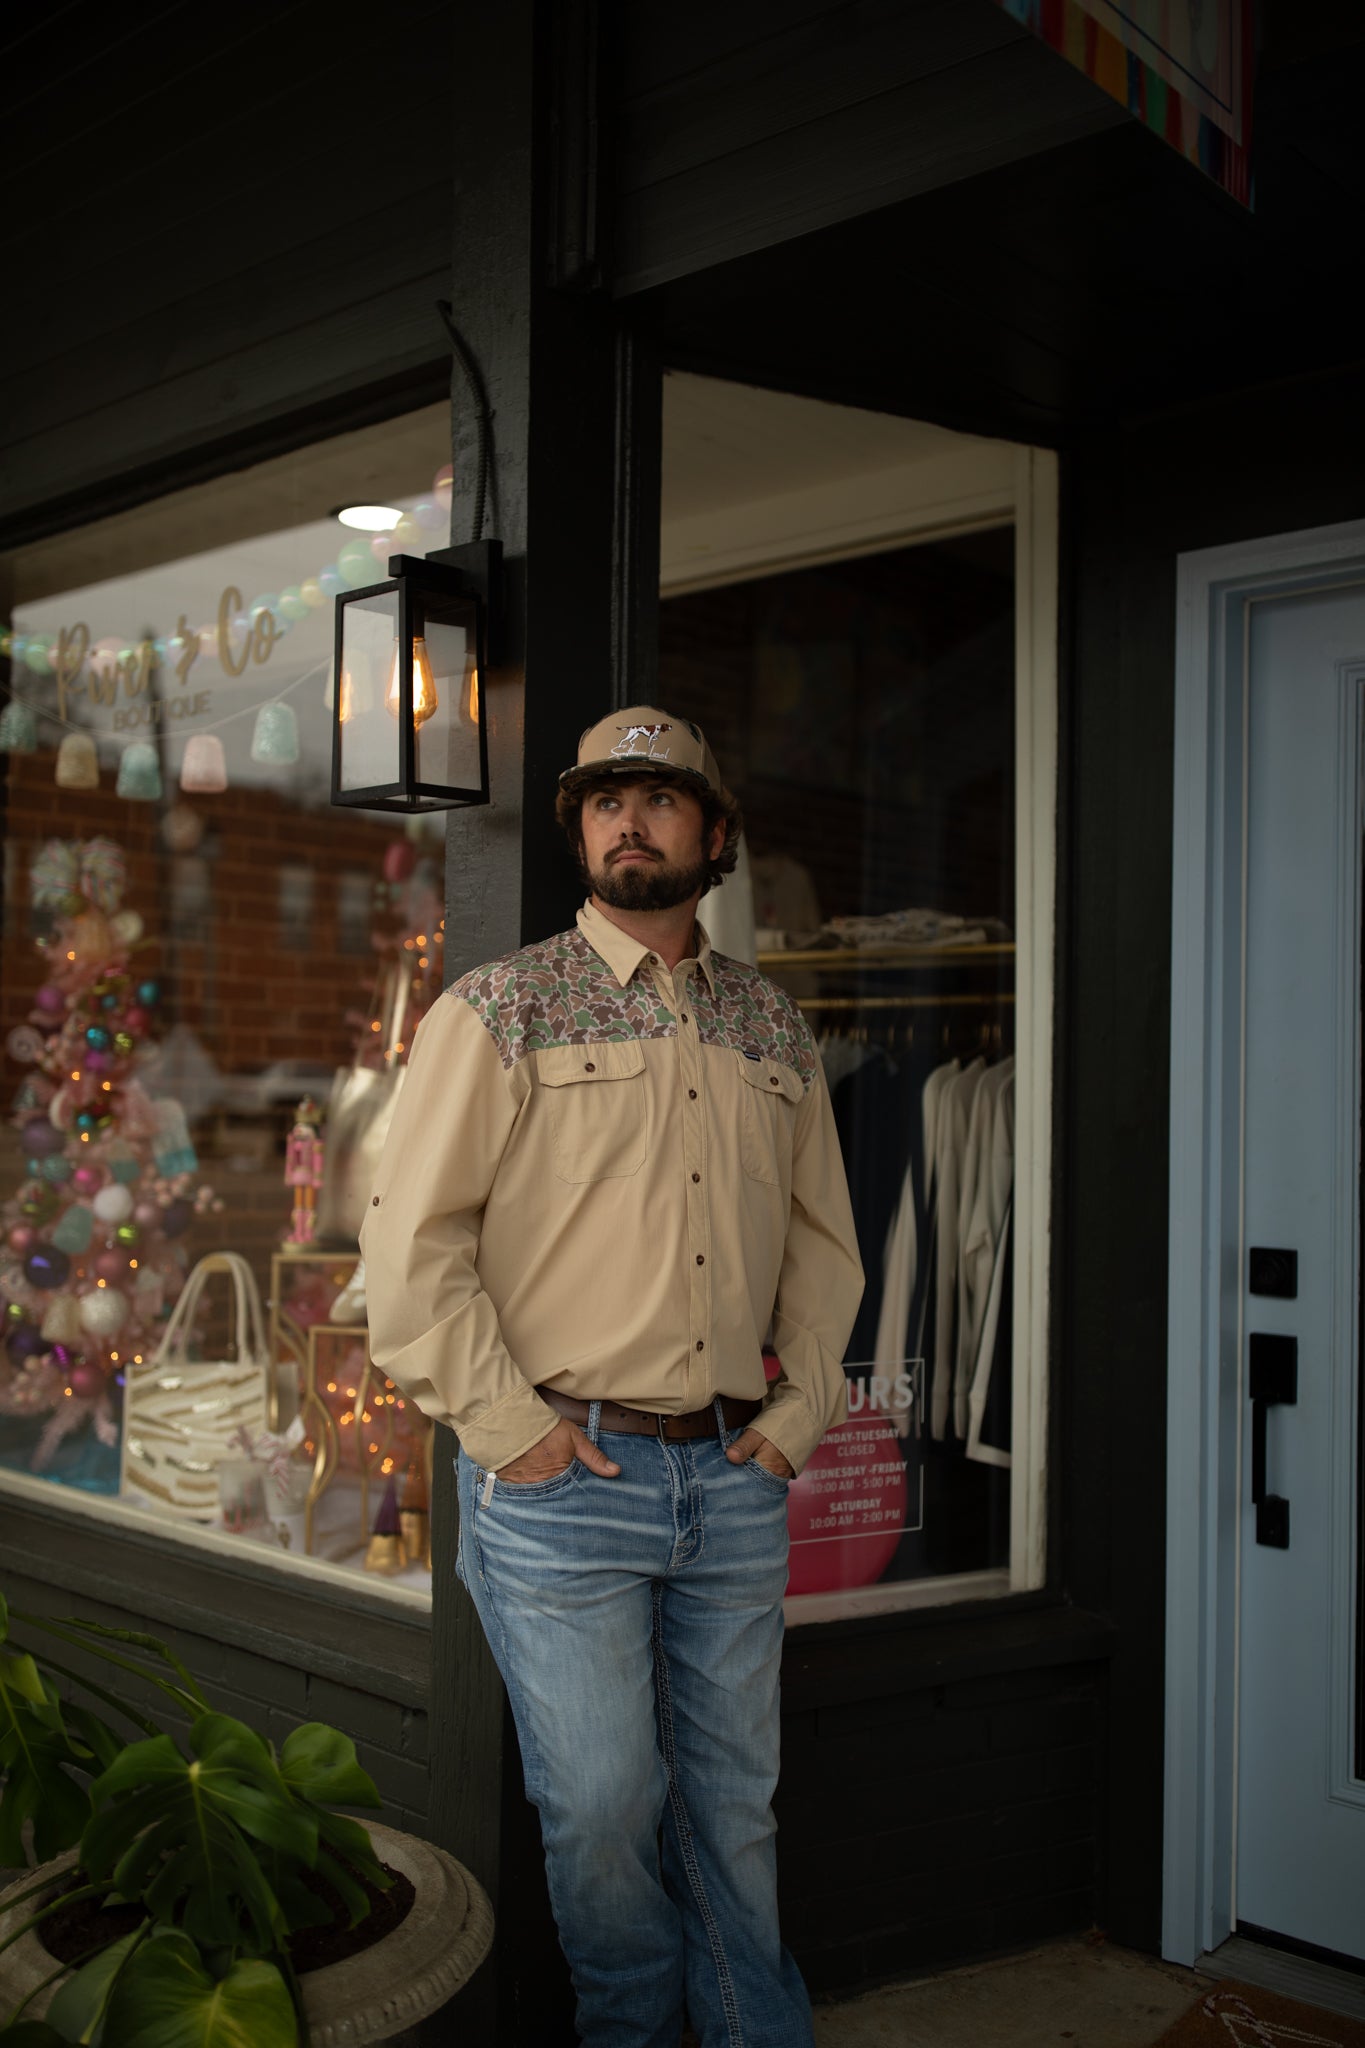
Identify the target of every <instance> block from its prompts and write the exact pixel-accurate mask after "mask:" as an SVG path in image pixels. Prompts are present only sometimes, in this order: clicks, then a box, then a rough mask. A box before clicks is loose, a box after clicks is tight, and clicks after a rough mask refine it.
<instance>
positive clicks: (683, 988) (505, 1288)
mask: <svg viewBox="0 0 1365 2048" xmlns="http://www.w3.org/2000/svg"><path fill="white" fill-rule="evenodd" d="M697 929H698V936H699V957H698V958H697V959H695V960H682V961H680V962H679V963H678V966H677V967H676V968H675V969H674V971H673V972H672V973H670V972H669V970H668V968H667V967H666V966H665V965H664V964H663V962H662V959H661V958H660V957H659V956H658V955H656V954H654V953H651V951H650V950H649V947H648V946H646V945H643V944H641V942H640V941H639V940H638V939H632V938H631V937H630V936H629V935H628V934H627V933H626V932H623V931H622V930H621V929H620V928H619V926H617V925H614V924H612V923H611V922H610V921H609V920H608V919H607V918H605V917H603V916H602V914H601V913H600V911H598V910H597V909H596V908H595V907H594V906H593V905H592V904H591V903H589V904H587V905H585V907H584V908H583V909H582V910H581V911H580V912H579V913H578V926H577V929H576V930H574V931H570V932H563V933H560V934H559V935H558V936H557V937H555V938H553V939H548V940H546V941H545V942H544V943H543V944H541V945H536V946H528V947H526V948H525V949H524V951H522V952H520V953H514V954H512V955H510V956H509V957H508V958H507V959H505V960H499V961H496V962H494V964H493V965H492V966H490V967H484V968H479V969H477V970H476V971H475V972H474V973H472V974H467V975H466V976H465V977H464V978H463V980H461V981H458V982H456V983H455V984H454V986H453V987H452V988H450V989H448V990H447V991H446V993H445V995H444V996H442V998H441V999H440V1001H439V1002H438V1003H437V1004H436V1005H435V1006H434V1008H433V1009H432V1010H431V1011H430V1012H429V1014H428V1015H427V1016H426V1018H425V1019H424V1020H423V1022H422V1025H421V1028H420V1030H419V1031H418V1033H417V1038H416V1041H415V1043H414V1046H413V1050H412V1056H411V1061H410V1064H409V1068H408V1075H407V1080H406V1082H405V1083H404V1086H403V1089H402V1092H401V1094H400V1095H399V1098H398V1104H397V1108H396V1110H395V1114H394V1119H393V1123H392V1125H391V1127H390V1132H389V1137H388V1141H387V1143H386V1145H385V1148H384V1154H383V1157H382V1159H381V1162H380V1167H379V1177H378V1181H377V1184H376V1188H375V1191H374V1197H373V1201H372V1204H371V1207H370V1208H369V1210H368V1212H367V1215H366V1222H365V1227H364V1229H363V1231H362V1233H361V1245H362V1248H363V1250H364V1253H365V1262H366V1280H367V1290H368V1299H369V1307H370V1329H371V1341H372V1346H373V1352H374V1357H375V1360H376V1362H377V1363H378V1364H379V1365H380V1366H382V1368H383V1370H384V1371H385V1372H387V1373H388V1374H389V1375H390V1377H391V1378H392V1379H394V1380H395V1381H396V1382H397V1383H398V1385H399V1386H400V1387H402V1388H403V1389H404V1390H405V1392H407V1393H408V1394H409V1395H410V1396H411V1397H412V1399H413V1400H415V1401H416V1402H417V1404H418V1406H419V1407H420V1408H422V1409H423V1410H424V1411H425V1412H426V1413H427V1414H428V1415H432V1416H435V1417H436V1418H437V1419H438V1420H439V1421H442V1422H449V1423H451V1424H452V1425H453V1426H454V1428H455V1429H456V1430H457V1431H458V1433H459V1436H460V1440H461V1442H462V1444H463V1445H464V1447H465V1450H466V1451H467V1452H468V1454H469V1456H470V1457H471V1458H473V1459H474V1461H475V1462H476V1463H477V1464H479V1465H482V1466H485V1467H487V1468H489V1469H494V1470H496V1469H497V1468H498V1467H500V1466H503V1465H506V1464H509V1463H510V1462H511V1460H512V1459H514V1458H517V1457H519V1456H520V1455H521V1453H522V1452H523V1451H526V1450H529V1449H530V1447H531V1446H532V1444H535V1443H538V1442H539V1441H540V1439H541V1438H542V1437H543V1436H545V1435H547V1434H548V1432H549V1431H550V1430H551V1429H552V1428H553V1427H554V1426H555V1423H556V1422H557V1420H558V1417H557V1416H556V1415H555V1413H554V1412H553V1411H552V1410H551V1409H550V1408H549V1407H548V1406H547V1405H546V1403H545V1402H544V1401H542V1400H541V1399H540V1398H539V1396H538V1395H537V1393H536V1391H535V1390H536V1388H537V1387H538V1386H541V1385H544V1386H550V1387H554V1388H556V1389H558V1390H559V1391H560V1392H561V1393H565V1394H572V1395H575V1396H577V1397H578V1398H579V1399H580V1400H584V1401H592V1400H603V1399H609V1400H613V1401H622V1402H625V1403H627V1404H628V1405H629V1406H631V1407H635V1408H646V1409H649V1410H651V1411H654V1412H657V1413H661V1414H679V1413H682V1412H684V1411H686V1410H688V1409H693V1408H701V1407H704V1406H706V1404H707V1403H708V1402H710V1401H711V1400H712V1399H713V1398H714V1397H715V1396H716V1395H717V1394H731V1395H734V1396H736V1397H738V1398H741V1399H760V1398H762V1397H763V1396H764V1394H765V1392H766V1391H767V1390H766V1386H765V1381H764V1374H763V1362H762V1356H761V1352H762V1346H763V1340H764V1337H765V1335H766V1333H767V1331H768V1328H769V1324H770V1321H771V1325H772V1332H773V1341H774V1344H775V1347H776V1350H777V1352H778V1354H779V1356H780V1358H781V1361H782V1376H781V1378H780V1379H779V1380H778V1381H777V1382H776V1383H775V1385H774V1387H773V1389H772V1392H771V1394H769V1395H768V1399H767V1406H766V1408H765V1410H764V1413H763V1416H762V1418H761V1421H760V1427H761V1428H762V1431H763V1434H764V1435H765V1436H766V1437H768V1438H769V1439H770V1441H771V1442H772V1443H774V1444H776V1446H777V1448H778V1449H779V1450H780V1451H781V1452H782V1453H783V1455H784V1456H785V1457H786V1458H788V1459H789V1460H790V1462H791V1463H792V1465H793V1466H794V1467H795V1468H796V1469H797V1470H798V1471H799V1470H800V1468H801V1466H802V1465H803V1464H804V1462H805V1460H806V1459H807V1458H808V1457H809V1456H810V1454H811V1452H812V1451H813V1450H814V1448H815V1446H816V1444H817V1443H818V1442H819V1440H820V1437H821V1436H822V1435H823V1433H824V1431H825V1430H826V1429H828V1428H829V1427H830V1425H831V1424H832V1423H835V1422H838V1421H840V1420H841V1419H842V1418H843V1415H844V1375H843V1367H842V1360H843V1355H844V1346H845V1345H846V1343H847V1342H848V1335H849V1332H850V1330H851V1329H852V1327H853V1319H854V1316H855V1314H856V1313H857V1308H858V1302H859V1299H860V1297H861V1294H862V1287H863V1275H862V1267H861V1265H860V1264H859V1260H858V1250H857V1240H856V1237H855V1235H854V1228H853V1216H852V1211H851V1209H850V1205H849V1198H848V1187H847V1184H846V1181H845V1178H844V1167H843V1159H842V1156H841V1153H840V1149H839V1140H838V1135H837V1133H836V1131H835V1128H834V1119H833V1116H832V1114H831V1111H830V1103H829V1093H828V1090H827V1088H826V1086H825V1079H824V1074H823V1071H822V1069H821V1065H820V1060H819V1056H818V1054H817V1052H816V1048H815V1044H814V1041H813V1039H812V1037H811V1034H810V1029H809V1027H808V1025H807V1024H806V1022H805V1019H804V1018H803V1016H802V1015H801V1012H800V1009H799V1008H798V1006H797V1005H796V1004H795V1003H794V1002H793V1001H792V999H791V998H790V996H788V995H787V994H786V993H785V992H784V991H783V990H781V989H779V988H778V987H777V986H776V985H775V984H774V983H773V982H771V981H769V980H768V979H767V977H766V976H765V975H762V974H760V973H759V972H758V970H757V969H756V968H753V967H748V966H746V965H744V964H743V963H742V962H741V961H737V960H731V959H729V958H727V957H726V956H725V955H723V954H713V953H712V951H711V946H710V941H709V940H708V939H707V937H706V935H705V932H704V931H703V930H702V928H701V926H700V925H699V926H698V928H697Z"/></svg>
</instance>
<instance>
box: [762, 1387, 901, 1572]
mask: <svg viewBox="0 0 1365 2048" xmlns="http://www.w3.org/2000/svg"><path fill="white" fill-rule="evenodd" d="M844 1370H845V1373H846V1375H847V1378H848V1420H847V1421H846V1422H842V1423H840V1424H839V1426H838V1427H837V1428H836V1429H831V1430H830V1431H828V1433H827V1434H826V1435H825V1437H824V1439H823V1440H822V1442H821V1443H820V1445H819V1447H818V1449H817V1450H816V1452H815V1454H814V1456H813V1457H812V1458H811V1460H810V1462H809V1464H808V1465H807V1466H806V1468H805V1470H804V1471H803V1472H802V1473H801V1476H800V1477H799V1478H798V1479H795V1480H793V1482H792V1485H791V1488H790V1490H789V1492H788V1495H787V1526H788V1530H789V1532H790V1536H791V1564H790V1571H789V1577H788V1581H787V1591H788V1593H789V1594H795V1593H835V1592H848V1591H851V1590H852V1589H854V1588H855V1587H859V1586H871V1585H875V1584H876V1582H877V1580H878V1579H880V1578H881V1577H882V1575H883V1573H884V1572H885V1571H886V1570H887V1568H888V1567H889V1565H890V1564H891V1561H892V1559H893V1558H894V1557H895V1555H896V1552H897V1550H898V1549H899V1547H900V1543H901V1538H902V1537H903V1536H905V1535H907V1534H910V1533H912V1532H914V1531H916V1530H919V1529H922V1528H923V1526H924V1435H923V1402H922V1395H923V1387H924V1362H923V1360H922V1359H918V1358H916V1359H903V1360H901V1361H900V1362H899V1363H897V1364H893V1365H882V1364H877V1365H850V1366H846V1367H845V1368H844Z"/></svg>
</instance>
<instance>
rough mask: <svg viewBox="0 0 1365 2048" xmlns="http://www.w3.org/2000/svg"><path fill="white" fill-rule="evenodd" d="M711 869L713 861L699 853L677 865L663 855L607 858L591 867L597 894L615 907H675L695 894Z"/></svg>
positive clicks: (631, 908)
mask: <svg viewBox="0 0 1365 2048" xmlns="http://www.w3.org/2000/svg"><path fill="white" fill-rule="evenodd" d="M710 872H711V863H710V861H709V860H707V859H706V857H705V855H704V854H702V853H700V852H699V853H698V855H697V858H696V859H695V860H694V861H690V862H688V863H687V864H686V865H685V866H681V867H675V866H673V865H672V864H671V863H670V862H668V861H666V860H665V859H664V858H663V856H662V855H660V854H655V855H653V856H652V857H651V858H650V859H647V860H643V861H627V862H626V864H625V866H624V867H623V866H622V865H621V864H620V863H619V862H618V861H614V860H612V861H605V862H604V863H603V865H602V866H601V867H600V868H589V869H588V880H589V881H590V882H591V883H592V886H593V893H594V894H595V895H597V896H600V897H601V899H602V901H603V902H604V903H606V904H609V905H610V906H611V908H612V909H613V910H675V909H676V908H677V906H678V905H679V904H680V903H686V901H687V899H688V898H689V896H695V895H696V894H697V892H698V890H699V889H701V888H702V886H703V885H704V883H705V882H706V880H707V878H708V876H709V875H710Z"/></svg>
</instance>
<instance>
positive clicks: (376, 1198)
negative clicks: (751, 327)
mask: <svg viewBox="0 0 1365 2048" xmlns="http://www.w3.org/2000/svg"><path fill="white" fill-rule="evenodd" d="M692 1178H693V1180H700V1179H701V1175H700V1174H699V1173H694V1174H693V1176H692ZM375 1200H376V1202H377V1201H378V1200H379V1197H378V1195H376V1196H375Z"/></svg>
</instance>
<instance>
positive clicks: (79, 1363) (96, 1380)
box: [67, 1358, 105, 1401]
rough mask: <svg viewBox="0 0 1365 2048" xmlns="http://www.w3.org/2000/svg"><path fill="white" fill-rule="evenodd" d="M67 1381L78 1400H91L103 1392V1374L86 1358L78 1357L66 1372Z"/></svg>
mask: <svg viewBox="0 0 1365 2048" xmlns="http://www.w3.org/2000/svg"><path fill="white" fill-rule="evenodd" d="M67 1381H68V1384H69V1385H70V1388H71V1391H72V1393H73V1394H74V1395H75V1396H76V1399H77V1400H78V1401H93V1400H96V1399H97V1398H98V1396H99V1395H100V1394H102V1393H103V1392H104V1387H105V1379H104V1374H103V1373H102V1372H101V1371H100V1369H99V1367H98V1366H97V1365H92V1364H91V1363H90V1361H89V1360H88V1359H85V1358H78V1359H77V1360H76V1362H75V1363H74V1365H73V1366H72V1367H71V1370H70V1371H69V1373H68V1374H67Z"/></svg>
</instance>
